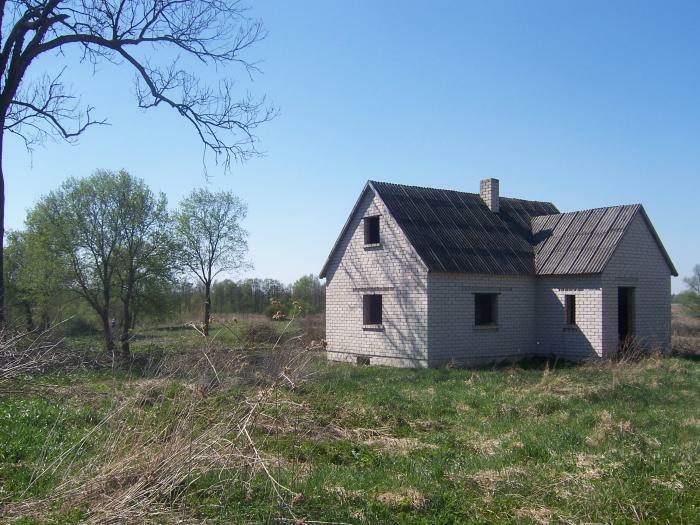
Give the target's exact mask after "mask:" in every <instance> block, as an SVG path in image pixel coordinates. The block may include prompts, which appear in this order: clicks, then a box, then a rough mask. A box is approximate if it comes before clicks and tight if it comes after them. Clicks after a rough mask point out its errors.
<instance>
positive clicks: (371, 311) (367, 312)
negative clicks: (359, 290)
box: [362, 294, 382, 325]
mask: <svg viewBox="0 0 700 525" xmlns="http://www.w3.org/2000/svg"><path fill="white" fill-rule="evenodd" d="M362 323H363V324H365V325H378V324H382V296H381V295H377V294H372V295H363V296H362Z"/></svg>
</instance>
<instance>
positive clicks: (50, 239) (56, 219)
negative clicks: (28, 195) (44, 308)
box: [27, 170, 172, 356]
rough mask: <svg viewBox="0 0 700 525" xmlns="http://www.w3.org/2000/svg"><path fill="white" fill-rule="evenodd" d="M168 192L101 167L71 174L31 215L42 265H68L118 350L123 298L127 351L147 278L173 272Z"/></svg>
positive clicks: (74, 286)
mask: <svg viewBox="0 0 700 525" xmlns="http://www.w3.org/2000/svg"><path fill="white" fill-rule="evenodd" d="M167 225H168V216H167V212H166V201H165V197H164V196H163V195H160V196H158V197H156V196H155V195H153V193H152V192H151V190H150V189H149V188H148V187H147V186H146V185H145V183H144V182H143V181H142V180H140V179H136V178H134V177H132V176H131V175H130V174H128V173H127V172H125V171H120V172H116V173H115V172H111V171H105V170H99V171H96V172H95V173H94V174H93V175H92V176H90V177H87V178H85V179H75V178H71V179H68V180H67V181H66V182H64V183H63V184H62V185H61V187H60V188H59V189H58V190H56V191H53V192H51V193H49V194H48V195H47V196H46V197H44V198H43V199H41V201H40V202H39V203H38V204H37V205H36V206H35V207H34V209H32V210H31V211H30V212H29V215H28V218H27V235H28V236H29V238H30V239H33V240H34V245H37V244H39V243H42V244H43V246H44V249H45V250H46V252H47V256H46V257H45V260H46V262H45V263H44V264H51V265H52V268H54V269H55V268H58V267H63V268H65V267H66V266H67V267H68V268H70V272H69V273H68V274H66V272H62V273H58V274H57V275H63V277H62V279H63V285H64V286H65V288H66V289H68V290H71V291H73V292H75V293H77V294H78V295H79V296H80V297H82V298H83V299H84V300H85V301H86V302H87V304H88V305H89V306H90V307H91V308H92V309H93V310H94V311H95V313H96V314H97V316H98V317H99V319H100V322H101V325H102V331H103V334H104V340H105V348H106V349H107V351H108V352H113V351H114V346H115V345H114V333H113V323H114V309H115V306H116V305H117V304H118V303H119V302H120V301H121V307H122V316H121V319H120V324H121V326H120V328H121V343H122V352H123V354H124V355H125V356H128V355H129V337H130V335H129V334H130V327H131V326H133V324H134V316H135V312H136V305H137V304H138V302H139V298H140V295H142V294H143V293H144V292H145V290H146V287H145V282H146V280H148V279H152V278H159V277H162V276H168V275H169V274H170V272H171V271H172V264H171V259H170V257H171V254H172V243H171V241H170V239H169V238H168V237H167V235H166V232H167Z"/></svg>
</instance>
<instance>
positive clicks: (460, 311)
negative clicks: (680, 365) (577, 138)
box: [320, 179, 677, 367]
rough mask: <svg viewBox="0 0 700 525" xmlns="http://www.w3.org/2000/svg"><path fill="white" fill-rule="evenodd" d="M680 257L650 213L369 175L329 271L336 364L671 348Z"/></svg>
mask: <svg viewBox="0 0 700 525" xmlns="http://www.w3.org/2000/svg"><path fill="white" fill-rule="evenodd" d="M671 275H677V273H676V270H675V268H674V267H673V263H672V262H671V260H670V258H669V256H668V254H667V253H666V250H665V249H664V247H663V245H662V244H661V241H660V240H659V237H658V235H657V234H656V232H655V231H654V228H653V226H652V224H651V222H650V220H649V218H648V216H647V214H646V212H645V211H644V208H643V207H642V206H641V205H628V206H614V207H609V208H598V209H594V210H584V211H579V212H571V213H559V211H558V210H557V209H556V207H555V206H554V205H553V204H551V203H547V202H536V201H527V200H521V199H511V198H505V197H500V196H499V185H498V180H496V179H486V180H483V181H481V187H480V193H479V194H473V193H463V192H456V191H449V190H437V189H432V188H418V187H414V186H404V185H399V184H389V183H382V182H374V181H369V182H368V183H367V184H366V185H365V188H364V189H363V190H362V193H361V194H360V197H359V199H358V201H357V203H356V204H355V207H354V208H353V210H352V212H351V214H350V217H349V218H348V221H347V222H346V224H345V226H344V227H343V230H342V232H341V234H340V236H339V238H338V240H337V242H336V244H335V246H334V247H333V249H332V251H331V253H330V255H329V257H328V260H327V261H326V264H325V265H324V267H323V269H322V270H321V274H320V276H321V277H322V278H323V277H325V278H326V332H327V336H326V338H327V341H328V358H329V359H331V360H336V361H350V362H358V363H371V364H384V365H391V366H423V367H424V366H440V365H443V364H445V363H449V362H454V363H457V364H463V365H475V364H480V363H485V362H492V361H498V360H502V359H514V358H519V357H525V356H532V355H545V356H560V357H564V358H567V359H572V360H582V359H588V358H595V357H602V356H609V355H614V354H615V353H616V352H617V350H618V347H619V342H620V341H621V340H624V339H626V338H629V337H634V338H635V340H637V341H639V342H640V343H642V344H646V345H656V346H659V347H661V348H664V349H666V348H668V347H669V345H670V337H671V304H670V301H671Z"/></svg>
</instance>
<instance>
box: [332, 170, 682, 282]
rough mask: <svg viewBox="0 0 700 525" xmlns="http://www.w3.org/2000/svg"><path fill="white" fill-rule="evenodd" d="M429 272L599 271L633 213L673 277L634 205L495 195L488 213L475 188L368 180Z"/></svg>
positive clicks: (661, 247) (517, 272)
mask: <svg viewBox="0 0 700 525" xmlns="http://www.w3.org/2000/svg"><path fill="white" fill-rule="evenodd" d="M369 190H371V191H373V192H375V193H376V194H377V195H378V197H379V198H380V199H381V200H382V201H383V202H384V204H385V205H386V207H387V209H388V211H389V213H390V214H391V215H392V217H393V218H394V219H395V220H396V222H397V223H398V225H399V226H400V228H401V229H402V230H403V232H404V233H405V234H406V237H407V238H408V240H409V242H410V243H411V244H412V245H413V247H414V249H415V250H416V252H417V253H418V255H419V256H420V258H421V259H422V260H423V262H424V263H425V265H426V267H427V268H428V270H429V271H431V272H456V273H486V274H511V275H512V274H534V273H536V274H539V275H565V274H570V275H573V274H590V273H600V272H602V271H603V269H604V268H605V265H606V264H607V263H608V261H609V260H610V257H612V254H613V252H614V251H615V249H616V248H617V246H618V245H619V243H620V241H621V240H622V238H623V236H624V233H625V231H626V230H627V227H628V226H629V224H630V223H631V222H632V218H633V217H634V216H635V215H636V214H637V213H640V214H641V216H642V218H643V219H644V221H645V222H646V225H647V227H648V228H649V231H650V232H651V234H652V236H653V237H654V239H655V241H656V243H657V244H658V246H659V250H660V251H661V253H662V255H663V256H664V258H665V260H666V262H667V263H668V266H669V268H670V270H671V274H672V275H678V273H677V272H676V269H675V268H674V266H673V263H672V262H671V259H670V257H669V256H668V253H667V252H666V250H665V249H664V247H663V244H662V243H661V240H660V239H659V236H658V235H657V233H656V231H655V230H654V227H653V225H652V224H651V221H650V220H649V217H648V216H647V214H646V212H645V211H644V207H642V206H641V205H640V204H633V205H627V206H613V207H609V208H597V209H593V210H584V211H577V212H571V213H559V211H558V210H557V208H556V207H555V206H554V204H552V203H549V202H538V201H528V200H521V199H511V198H507V197H501V198H500V211H499V212H498V213H493V212H492V211H490V210H489V209H488V207H487V206H486V204H485V203H484V202H483V201H482V199H481V197H480V196H479V195H478V194H476V193H464V192H459V191H452V190H440V189H434V188H421V187H417V186H405V185H402V184H392V183H388V182H375V181H369V182H368V183H367V185H366V186H365V189H364V190H363V192H362V194H361V195H360V197H359V198H358V200H357V203H356V204H355V207H354V208H353V212H352V213H351V214H350V217H349V218H348V220H347V222H346V223H345V226H344V227H343V230H342V231H341V233H340V236H339V237H338V240H337V241H336V244H335V246H334V247H333V250H332V251H331V253H330V255H329V256H328V260H327V261H326V264H325V265H324V266H323V269H322V270H321V274H320V276H321V277H325V276H326V272H327V270H328V265H329V264H330V261H331V258H332V256H333V253H334V252H335V250H336V248H337V246H338V245H339V243H340V241H341V239H342V238H343V237H344V235H345V234H346V232H347V229H348V227H349V225H350V223H351V219H352V217H353V216H354V214H355V210H356V209H357V207H358V205H359V203H360V201H361V200H362V197H363V195H365V192H367V191H369Z"/></svg>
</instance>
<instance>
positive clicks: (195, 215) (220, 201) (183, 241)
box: [174, 189, 248, 335]
mask: <svg viewBox="0 0 700 525" xmlns="http://www.w3.org/2000/svg"><path fill="white" fill-rule="evenodd" d="M246 214H247V207H246V205H245V203H244V202H243V201H241V200H240V199H239V198H238V197H236V196H235V195H234V194H233V193H231V192H226V191H221V192H216V193H215V192H211V191H209V190H207V189H199V190H194V191H192V193H190V194H189V195H188V196H187V197H186V198H185V199H184V200H183V201H182V202H181V203H180V207H179V209H178V211H177V212H176V214H175V221H174V230H175V235H176V238H177V242H178V252H179V258H180V262H181V264H182V266H183V267H184V268H185V269H186V270H188V271H189V272H191V273H192V274H194V275H195V276H196V278H197V279H198V280H199V281H200V282H201V283H202V285H203V286H204V323H203V330H204V334H205V335H208V334H209V322H210V319H211V289H212V284H213V282H214V279H215V278H216V276H217V275H220V274H221V273H222V272H231V271H234V270H238V269H241V268H243V267H244V266H246V261H245V254H246V253H247V251H248V243H247V236H248V233H247V232H246V231H245V230H244V229H243V228H242V226H241V222H242V221H243V219H245V217H246Z"/></svg>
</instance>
